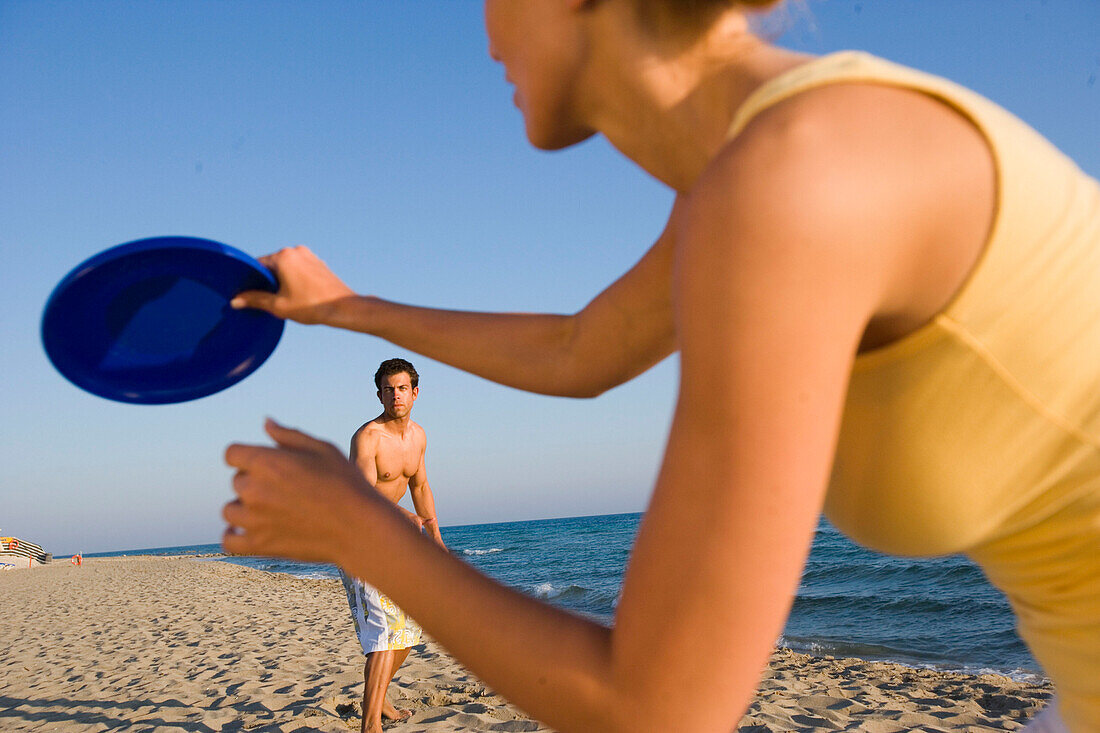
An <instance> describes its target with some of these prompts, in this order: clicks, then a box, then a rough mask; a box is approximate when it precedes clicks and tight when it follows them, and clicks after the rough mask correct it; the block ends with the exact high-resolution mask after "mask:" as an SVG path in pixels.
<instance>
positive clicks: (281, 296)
mask: <svg viewBox="0 0 1100 733" xmlns="http://www.w3.org/2000/svg"><path fill="white" fill-rule="evenodd" d="M260 262H261V263H263V265H264V266H265V267H267V268H268V269H269V270H271V272H272V273H273V274H274V275H275V277H276V278H277V279H278V281H279V292H277V293H268V292H266V291H263V290H247V291H245V292H243V293H238V294H237V296H236V297H235V298H233V300H232V301H231V302H230V305H232V306H233V307H234V308H258V309H260V310H265V311H267V312H268V313H270V314H272V315H273V316H277V317H279V318H289V319H290V320H292V321H297V322H298V323H326V322H328V320H329V317H330V315H331V313H332V310H333V308H334V306H335V305H336V303H337V302H339V301H341V300H343V299H345V298H351V297H354V296H355V293H354V292H353V291H352V290H351V288H349V287H348V286H347V285H345V284H344V282H343V281H342V280H340V278H338V277H336V275H334V274H333V272H332V270H330V269H329V268H328V265H326V264H325V263H324V262H322V261H321V259H320V258H319V257H318V256H317V255H315V254H313V252H311V251H310V250H309V248H308V247H290V248H287V249H281V250H279V251H278V252H276V253H275V254H271V255H267V256H266V257H261V258H260Z"/></svg>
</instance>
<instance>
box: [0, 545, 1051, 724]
mask: <svg viewBox="0 0 1100 733" xmlns="http://www.w3.org/2000/svg"><path fill="white" fill-rule="evenodd" d="M0 602H2V603H3V608H4V611H3V615H2V621H0V730H2V731H105V730H119V729H122V730H132V731H173V732H175V733H179V732H180V731H202V732H205V731H283V732H287V733H289V732H290V731H342V732H346V731H348V730H358V727H359V702H360V694H361V690H362V659H363V658H362V654H361V652H360V651H359V647H358V643H357V642H356V640H355V638H354V635H353V633H352V628H351V622H350V620H349V617H348V613H347V606H346V601H345V598H344V593H343V589H342V587H341V586H340V583H339V581H337V580H306V579H300V578H294V577H291V576H288V575H274V574H270V573H265V572H262V571H259V570H253V569H250V568H245V567H240V566H236V565H231V564H229V563H225V562H217V561H210V560H198V559H194V558H151V557H142V558H91V559H86V560H85V562H84V565H83V567H79V568H78V567H74V566H72V565H70V564H69V563H67V562H61V561H57V562H54V563H53V564H52V565H48V566H45V567H39V568H34V569H28V570H19V571H8V572H4V573H0ZM390 694H391V699H392V700H393V701H394V703H395V704H396V705H397V706H398V707H403V708H407V709H411V710H412V711H413V715H412V717H411V718H410V719H409V720H407V721H405V722H402V723H397V724H393V725H391V726H390V727H389V730H393V731H397V732H401V733H404V732H406V731H407V732H409V733H411V732H413V731H548V730H550V728H548V727H546V726H544V725H541V724H539V723H537V722H536V721H533V720H531V719H529V718H528V717H527V716H525V715H524V714H523V713H522V712H521V711H520V710H519V709H517V708H515V707H514V706H512V705H509V704H508V703H507V702H505V701H504V700H503V699H502V698H501V697H500V696H498V695H496V694H494V693H493V691H492V690H490V689H489V688H487V687H486V685H485V684H484V683H482V682H481V681H480V680H478V679H477V678H476V677H474V676H473V675H472V674H471V673H470V672H469V671H467V670H466V669H464V668H463V667H462V666H461V665H459V664H458V663H457V662H456V661H454V659H452V658H451V657H450V656H448V655H447V654H446V652H445V651H443V649H442V648H441V647H440V646H439V645H438V644H436V643H434V642H431V641H429V642H428V643H426V644H424V645H422V646H420V647H417V648H416V649H414V651H413V653H412V654H411V655H410V657H409V661H408V662H407V663H406V664H405V666H403V667H402V669H401V671H400V672H399V673H398V677H397V679H396V680H395V682H394V685H393V686H391V688H390ZM1050 696H1051V690H1050V688H1049V686H1047V685H1034V684H1026V683H1021V682H1015V681H1013V680H1010V679H1008V678H1006V677H1002V676H998V675H981V676H970V675H962V674H953V673H944V672H935V671H929V670H916V669H911V668H909V667H904V666H900V665H894V664H886V663H876V662H866V661H863V660H858V659H833V658H827V657H826V658H817V657H810V656H806V655H802V654H796V653H794V652H791V651H789V650H784V649H778V650H776V652H775V654H774V655H773V658H772V661H771V663H770V665H769V668H768V670H767V672H766V673H765V675H764V678H763V681H762V682H761V686H760V690H759V692H758V694H757V697H756V699H755V700H754V702H753V704H752V707H751V708H750V710H749V712H748V714H747V715H746V716H745V718H744V719H743V720H742V721H741V724H740V726H739V728H738V730H740V731H761V732H763V731H813V732H817V731H834V730H852V731H870V732H871V733H892V732H894V731H908V730H920V731H930V732H931V731H967V732H968V733H970V732H974V731H994V730H1017V729H1018V728H1020V727H1022V724H1023V722H1024V721H1026V719H1027V718H1029V717H1031V716H1032V715H1034V714H1035V713H1036V712H1037V711H1038V710H1039V709H1040V708H1041V707H1042V706H1043V705H1044V704H1045V703H1046V701H1047V700H1048V699H1049V698H1050Z"/></svg>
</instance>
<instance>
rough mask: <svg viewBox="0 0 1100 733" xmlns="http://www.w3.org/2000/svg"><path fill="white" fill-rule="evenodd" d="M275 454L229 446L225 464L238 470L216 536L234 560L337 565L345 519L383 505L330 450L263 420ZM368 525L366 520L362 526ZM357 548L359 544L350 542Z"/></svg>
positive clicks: (270, 449)
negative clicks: (279, 559)
mask: <svg viewBox="0 0 1100 733" xmlns="http://www.w3.org/2000/svg"><path fill="white" fill-rule="evenodd" d="M264 430H265V431H266V432H267V434H268V435H270V436H271V438H272V439H273V440H274V441H275V445H274V446H259V445H241V444H233V445H231V446H229V447H228V448H227V449H226V451H225V462H226V463H227V464H229V465H230V466H232V467H234V468H236V469H237V473H236V475H235V476H234V477H233V491H234V492H235V493H236V495H237V498H236V500H234V501H231V502H229V503H228V504H226V505H225V508H224V509H223V510H222V516H223V517H224V518H225V521H226V522H227V523H228V525H229V526H228V527H227V528H226V531H225V534H224V535H223V536H222V546H223V547H224V548H225V551H226V552H227V553H230V554H234V555H264V556H274V557H286V558H291V559H295V560H304V561H309V562H335V563H339V561H340V559H341V553H342V550H343V548H344V546H345V545H346V544H348V542H345V541H344V539H343V534H344V533H343V530H344V529H345V528H347V527H348V526H349V525H351V524H352V522H351V518H352V517H354V516H357V515H363V514H364V513H369V512H371V511H372V509H374V508H375V507H377V505H378V504H379V503H384V499H381V498H380V497H379V496H378V495H377V493H376V492H375V491H374V489H373V488H372V487H371V486H370V484H368V483H367V481H366V479H365V478H364V477H363V475H362V474H361V473H360V472H359V471H358V469H356V467H355V466H354V465H353V464H352V463H351V462H350V461H348V459H347V458H346V457H344V454H343V453H341V452H340V450H339V449H338V448H336V446H334V445H332V444H331V443H326V442H323V441H320V440H317V439H316V438H313V437H310V436H309V435H306V434H305V433H302V432H299V431H297V430H292V429H290V428H286V427H283V426H282V425H279V424H278V423H276V422H275V421H274V420H271V419H268V420H267V422H266V423H265V424H264ZM368 521H369V519H368ZM357 541H358V543H359V544H358V546H359V547H362V545H363V538H362V537H359V538H357Z"/></svg>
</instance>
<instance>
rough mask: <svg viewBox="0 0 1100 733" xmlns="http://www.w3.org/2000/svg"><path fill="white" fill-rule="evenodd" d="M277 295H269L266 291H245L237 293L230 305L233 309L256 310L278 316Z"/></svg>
mask: <svg viewBox="0 0 1100 733" xmlns="http://www.w3.org/2000/svg"><path fill="white" fill-rule="evenodd" d="M277 297H278V296H277V294H276V293H269V292H267V291H266V290H245V291H244V292H243V293H237V294H236V295H235V296H233V300H231V301H229V305H230V307H232V308H235V309H237V310H240V309H241V308H256V309H258V310H262V311H267V312H268V313H271V314H272V315H278V314H277V313H276V312H275V311H276V301H275V299H276V298H277Z"/></svg>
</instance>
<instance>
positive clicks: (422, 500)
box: [340, 359, 445, 733]
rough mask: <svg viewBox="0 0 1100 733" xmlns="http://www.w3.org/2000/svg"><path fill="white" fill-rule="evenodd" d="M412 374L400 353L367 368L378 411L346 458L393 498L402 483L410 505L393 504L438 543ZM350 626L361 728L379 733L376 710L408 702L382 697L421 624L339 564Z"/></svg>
mask: <svg viewBox="0 0 1100 733" xmlns="http://www.w3.org/2000/svg"><path fill="white" fill-rule="evenodd" d="M419 379H420V377H419V375H418V374H417V373H416V369H415V368H413V365H412V364H410V363H409V362H407V361H405V360H404V359H388V360H386V361H384V362H382V365H381V366H379V367H378V371H377V372H376V373H375V375H374V383H375V385H376V386H377V387H378V399H379V400H380V401H381V402H382V414H381V415H379V416H378V417H376V418H374V419H373V420H371V421H370V422H368V423H367V424H365V425H363V426H362V427H360V428H359V429H358V430H356V431H355V435H354V436H352V439H351V460H352V462H353V463H355V465H356V466H358V467H359V469H360V470H361V471H362V472H363V474H364V475H365V476H366V477H367V481H369V482H370V483H371V485H372V486H374V487H375V488H376V489H377V490H378V491H379V493H381V494H382V495H383V496H385V497H386V498H387V499H389V500H390V501H392V502H393V503H394V504H395V505H396V504H397V502H398V501H400V500H401V497H402V496H404V495H405V489H406V488H408V489H409V491H410V493H411V494H412V502H413V507H414V508H415V509H416V513H415V514H413V513H412V512H409V511H406V510H405V509H403V508H402V507H400V506H398V507H397V508H398V509H400V510H401V511H402V512H403V513H404V514H406V515H408V518H409V521H411V522H412V523H413V524H415V525H416V526H417V528H419V529H420V530H421V531H423V532H425V533H427V534H428V535H429V536H430V537H431V538H432V539H434V540H435V541H436V542H438V543H439V545H440V546H441V547H445V545H444V544H443V536H442V535H441V534H440V533H439V522H438V521H437V520H436V516H435V500H434V499H433V497H432V490H431V487H430V486H428V474H427V472H426V471H425V469H424V449H425V447H426V446H427V437H426V436H425V434H424V429H423V428H422V427H420V426H419V425H417V424H416V423H414V422H413V421H412V419H411V417H410V413H411V412H412V406H413V402H415V401H416V398H417V396H418V395H419V393H420V390H419V387H418V383H419ZM340 578H341V579H342V580H343V581H344V590H346V591H347V594H348V606H349V607H350V608H351V617H352V620H353V621H354V622H355V633H356V635H357V636H358V637H359V644H360V645H361V646H362V647H363V653H364V654H365V655H366V657H367V662H366V665H365V667H364V669H363V727H362V731H363V733H380V731H381V730H382V716H385V717H387V718H390V719H392V720H402V719H404V718H407V717H408V716H409V712H408V711H407V710H397V708H395V707H394V706H393V705H392V704H391V703H390V702H389V701H388V700H387V699H386V688H387V687H389V684H390V682H391V681H392V680H393V677H394V675H395V674H397V669H398V667H400V666H401V664H402V663H403V662H404V661H405V658H406V657H407V656H408V655H409V647H411V646H414V645H416V644H419V643H420V633H421V632H420V627H419V626H418V625H417V624H416V622H415V621H413V620H412V619H411V618H409V617H407V616H406V615H405V612H404V611H402V610H401V609H400V608H398V607H397V606H396V605H395V604H394V603H393V601H391V600H390V599H389V598H387V597H386V596H384V595H382V594H381V593H379V592H378V591H377V590H375V589H374V588H372V587H371V586H369V585H367V584H366V583H363V582H362V581H361V580H358V579H357V578H353V577H351V576H349V575H347V574H346V573H345V572H344V571H343V570H341V571H340Z"/></svg>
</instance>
